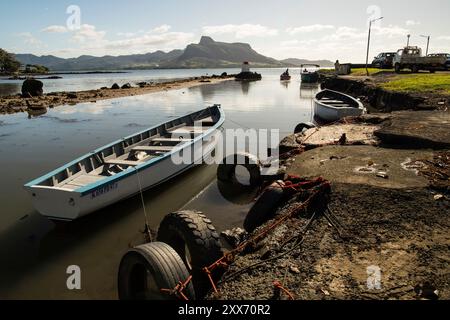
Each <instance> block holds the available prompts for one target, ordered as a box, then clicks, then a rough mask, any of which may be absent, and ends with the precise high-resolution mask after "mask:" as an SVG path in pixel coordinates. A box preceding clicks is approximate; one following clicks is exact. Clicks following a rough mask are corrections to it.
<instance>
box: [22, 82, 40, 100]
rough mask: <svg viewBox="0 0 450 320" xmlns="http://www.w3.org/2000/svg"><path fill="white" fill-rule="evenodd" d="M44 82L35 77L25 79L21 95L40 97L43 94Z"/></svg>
mask: <svg viewBox="0 0 450 320" xmlns="http://www.w3.org/2000/svg"><path fill="white" fill-rule="evenodd" d="M43 88H44V84H43V83H42V81H39V80H36V79H27V80H25V81H24V82H23V85H22V97H25V98H27V97H29V96H32V97H40V96H42V95H43V94H44V89H43Z"/></svg>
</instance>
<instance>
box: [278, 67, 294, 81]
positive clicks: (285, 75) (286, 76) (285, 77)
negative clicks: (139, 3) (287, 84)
mask: <svg viewBox="0 0 450 320" xmlns="http://www.w3.org/2000/svg"><path fill="white" fill-rule="evenodd" d="M291 78H292V77H291V75H290V74H289V69H287V70H286V71H285V72H283V73H282V74H281V76H280V80H281V81H290V80H291Z"/></svg>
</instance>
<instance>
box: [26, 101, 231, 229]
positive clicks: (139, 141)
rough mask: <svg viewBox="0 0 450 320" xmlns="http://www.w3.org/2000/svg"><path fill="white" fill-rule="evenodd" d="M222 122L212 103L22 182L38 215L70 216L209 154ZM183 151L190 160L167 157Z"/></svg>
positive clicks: (128, 193)
mask: <svg viewBox="0 0 450 320" xmlns="http://www.w3.org/2000/svg"><path fill="white" fill-rule="evenodd" d="M224 122H225V114H224V112H223V110H222V108H221V106H220V105H214V106H212V107H209V108H206V109H203V110H200V111H197V112H194V113H191V114H188V115H186V116H183V117H180V118H177V119H173V120H171V121H168V122H166V123H163V124H160V125H157V126H154V127H152V128H149V129H146V130H144V131H141V132H138V133H136V134H134V135H131V136H129V137H126V138H123V139H121V140H118V141H116V142H113V143H111V144H109V145H106V146H104V147H102V148H100V149H97V150H95V151H93V152H91V153H88V154H86V155H84V156H83V157H81V158H79V159H77V160H74V161H72V162H70V163H68V164H67V165H65V166H63V167H61V168H59V169H57V170H55V171H53V172H51V173H49V174H47V175H44V176H42V177H40V178H38V179H36V180H34V181H32V182H30V183H28V184H26V185H25V186H24V188H25V190H26V191H27V192H28V193H29V194H30V195H31V198H32V203H33V206H34V208H35V209H36V210H37V211H38V212H39V213H40V214H41V215H43V216H45V217H47V218H49V219H51V220H62V221H72V220H76V219H79V218H81V217H84V216H86V215H88V214H90V213H93V212H95V211H97V210H100V209H102V208H105V207H107V206H109V205H112V204H114V203H116V202H119V201H121V200H124V199H126V198H129V197H132V196H134V195H136V194H138V193H139V192H141V191H145V190H148V189H150V188H153V187H156V186H157V185H159V184H161V183H164V182H166V181H168V180H170V179H172V178H174V177H176V176H177V175H179V174H181V173H183V172H185V171H186V170H188V169H190V168H192V167H194V166H195V165H197V164H199V163H202V161H203V160H204V159H208V158H211V157H212V156H213V153H214V150H215V148H216V144H217V142H216V141H215V139H212V137H213V135H214V134H216V133H217V130H219V129H220V128H221V127H222V125H223V123H224ZM210 140H211V141H210ZM199 148H201V149H200V150H201V152H198V150H199ZM194 149H195V150H194ZM186 155H188V157H191V158H192V159H191V161H173V159H174V157H178V158H177V159H185V158H186ZM178 162H180V163H178Z"/></svg>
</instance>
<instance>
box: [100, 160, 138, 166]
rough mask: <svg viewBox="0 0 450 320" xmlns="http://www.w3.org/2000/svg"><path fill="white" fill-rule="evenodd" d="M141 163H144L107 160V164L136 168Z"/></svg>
mask: <svg viewBox="0 0 450 320" xmlns="http://www.w3.org/2000/svg"><path fill="white" fill-rule="evenodd" d="M141 163H142V161H131V160H118V159H111V160H105V164H109V165H118V166H124V167H136V166H138V165H140V164H141Z"/></svg>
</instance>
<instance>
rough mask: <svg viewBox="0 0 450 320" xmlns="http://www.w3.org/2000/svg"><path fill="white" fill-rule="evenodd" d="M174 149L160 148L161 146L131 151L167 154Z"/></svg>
mask: <svg viewBox="0 0 450 320" xmlns="http://www.w3.org/2000/svg"><path fill="white" fill-rule="evenodd" d="M173 149H174V147H161V146H141V147H134V148H132V149H131V150H133V151H144V152H169V151H172V150H173Z"/></svg>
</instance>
